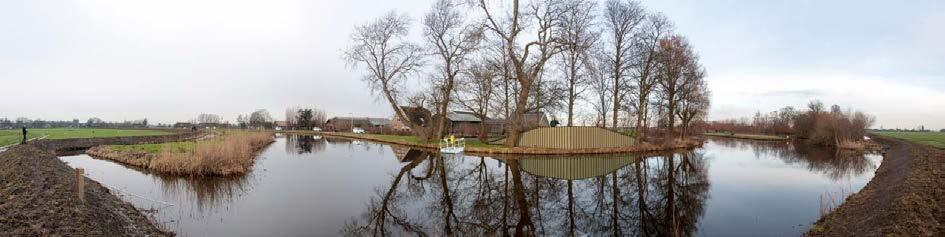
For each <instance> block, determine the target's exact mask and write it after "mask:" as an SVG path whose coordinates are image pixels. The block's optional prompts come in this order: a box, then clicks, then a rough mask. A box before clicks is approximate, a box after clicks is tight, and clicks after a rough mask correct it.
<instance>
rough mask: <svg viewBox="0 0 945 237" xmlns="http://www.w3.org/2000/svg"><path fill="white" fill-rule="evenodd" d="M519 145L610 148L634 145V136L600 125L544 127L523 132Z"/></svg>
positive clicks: (559, 147)
mask: <svg viewBox="0 0 945 237" xmlns="http://www.w3.org/2000/svg"><path fill="white" fill-rule="evenodd" d="M519 145H521V146H524V147H541V148H557V149H586V148H610V147H625V146H631V145H633V138H631V137H628V136H626V135H623V134H620V133H617V132H614V131H611V130H607V129H604V128H599V127H553V128H552V127H543V128H537V129H533V130H531V131H528V132H525V133H523V134H522V137H521V140H519Z"/></svg>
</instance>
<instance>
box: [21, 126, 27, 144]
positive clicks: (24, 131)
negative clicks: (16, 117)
mask: <svg viewBox="0 0 945 237" xmlns="http://www.w3.org/2000/svg"><path fill="white" fill-rule="evenodd" d="M20 144H26V127H23V142H21V143H20Z"/></svg>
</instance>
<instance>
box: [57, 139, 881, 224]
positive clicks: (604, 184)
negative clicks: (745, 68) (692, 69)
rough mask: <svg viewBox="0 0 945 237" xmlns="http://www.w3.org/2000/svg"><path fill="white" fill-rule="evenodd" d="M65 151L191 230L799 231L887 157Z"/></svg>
mask: <svg viewBox="0 0 945 237" xmlns="http://www.w3.org/2000/svg"><path fill="white" fill-rule="evenodd" d="M60 159H62V160H63V161H65V162H66V163H68V164H69V165H70V166H72V167H82V168H85V169H86V173H87V175H88V176H89V177H90V178H92V179H94V180H96V181H98V182H100V183H102V184H104V185H106V186H108V187H109V188H112V189H114V190H116V191H115V192H114V193H116V194H119V196H121V197H122V198H123V199H125V200H127V201H129V202H131V203H132V204H134V205H135V206H136V207H138V208H139V209H142V210H145V211H146V213H149V215H151V216H152V217H153V218H154V220H155V222H156V223H158V224H159V225H161V226H163V227H164V228H165V229H168V230H171V231H174V232H176V233H177V234H178V235H180V236H298V235H314V236H333V235H348V236H366V235H381V234H382V233H384V234H389V235H411V236H415V235H421V234H423V235H433V236H438V235H448V234H453V235H485V236H490V235H502V234H503V233H509V234H511V235H514V234H516V233H523V234H526V233H534V234H536V235H539V236H566V235H569V234H571V233H573V234H575V235H589V236H602V235H606V236H609V235H646V236H665V235H673V234H679V235H684V236H758V235H764V236H771V235H775V236H797V235H800V234H802V233H803V232H805V231H806V230H807V229H808V228H810V225H811V224H812V223H813V222H814V221H816V219H817V218H818V217H819V215H820V212H821V211H822V209H824V208H829V207H831V206H836V205H839V204H840V202H842V200H843V199H845V198H846V197H847V196H848V195H850V194H851V193H855V192H857V191H858V190H860V189H861V188H863V186H864V185H865V184H866V183H867V182H869V180H870V179H871V178H872V176H873V174H874V172H875V170H876V169H877V167H878V166H879V164H880V162H881V161H882V156H881V155H876V154H856V153H846V152H837V151H835V150H829V149H823V148H816V147H808V146H804V145H799V144H791V143H789V142H759V141H745V140H733V139H722V138H713V139H710V140H708V141H707V143H706V144H705V146H704V147H702V148H698V149H695V150H691V151H686V152H676V153H667V154H654V155H648V156H646V157H640V156H639V155H632V154H624V155H595V156H577V157H547V156H546V157H533V156H504V157H479V156H468V155H467V156H459V157H451V156H447V157H443V156H440V155H437V154H431V153H427V152H423V151H419V150H412V149H409V148H404V147H392V146H388V145H382V144H377V143H371V142H363V141H352V140H346V139H332V138H324V137H318V136H296V135H291V136H282V137H279V138H277V140H276V142H275V143H273V144H272V145H271V146H270V147H268V148H267V149H266V150H264V151H263V152H262V153H261V154H260V156H259V157H258V158H257V160H256V163H255V165H254V166H253V170H252V172H250V173H249V174H247V175H245V176H241V177H235V178H192V177H173V176H162V175H157V174H152V173H149V172H147V171H143V170H139V169H135V168H131V167H127V166H123V165H120V164H117V163H114V162H111V161H106V160H99V159H93V158H91V157H89V156H87V155H76V156H64V157H60Z"/></svg>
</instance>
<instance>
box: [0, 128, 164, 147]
mask: <svg viewBox="0 0 945 237" xmlns="http://www.w3.org/2000/svg"><path fill="white" fill-rule="evenodd" d="M26 131H27V132H26V135H27V138H36V137H42V136H46V135H49V136H48V137H46V139H70V138H95V137H134V136H154V135H167V134H171V133H170V132H164V131H157V130H134V129H102V128H36V129H27V130H26ZM20 132H21V131H20V129H13V130H0V146H6V145H10V144H14V143H17V142H20V140H21V139H22V138H23V137H22V136H23V135H22V134H20Z"/></svg>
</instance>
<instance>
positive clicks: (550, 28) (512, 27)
mask: <svg viewBox="0 0 945 237" xmlns="http://www.w3.org/2000/svg"><path fill="white" fill-rule="evenodd" d="M559 4H560V2H559V1H555V0H548V1H534V2H530V4H528V6H527V9H523V8H522V7H523V6H522V4H521V1H520V0H512V4H511V7H510V8H506V9H500V10H499V11H503V12H504V13H505V14H504V15H505V16H500V15H497V14H496V13H499V11H497V10H496V9H495V7H494V6H491V5H490V4H488V3H487V2H486V0H479V4H478V5H479V7H480V9H481V10H482V11H483V15H485V20H486V22H487V24H486V28H487V29H489V31H490V32H492V33H493V34H494V35H495V36H496V37H498V38H499V39H500V41H502V45H503V46H505V51H506V52H507V54H506V55H505V56H507V57H508V61H509V63H510V68H511V70H510V72H512V73H511V75H512V76H514V78H515V80H516V81H517V82H518V83H517V84H518V89H517V92H518V93H517V95H516V99H515V108H514V112H513V113H512V118H511V121H510V122H511V128H510V129H509V136H508V138H507V139H506V145H508V146H512V147H514V146H518V138H519V132H520V130H521V128H520V127H521V126H520V125H521V119H522V115H523V114H525V112H526V106H527V105H528V99H529V93H530V91H531V88H532V86H533V83H534V82H535V81H536V80H537V78H538V77H539V74H540V73H541V72H542V71H543V69H544V67H545V64H546V63H547V62H548V60H549V59H550V58H551V57H552V56H554V55H555V54H557V53H558V52H560V51H561V50H560V45H559V44H558V41H559V40H558V39H557V32H555V30H556V27H557V22H556V21H557V19H560V17H559V16H560V14H561V8H560V7H559ZM529 26H530V27H529ZM529 28H532V29H533V30H534V33H535V35H534V37H532V38H530V39H529V40H530V41H528V42H527V43H525V44H524V46H519V41H520V40H525V37H523V33H524V32H525V30H527V29H529Z"/></svg>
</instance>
